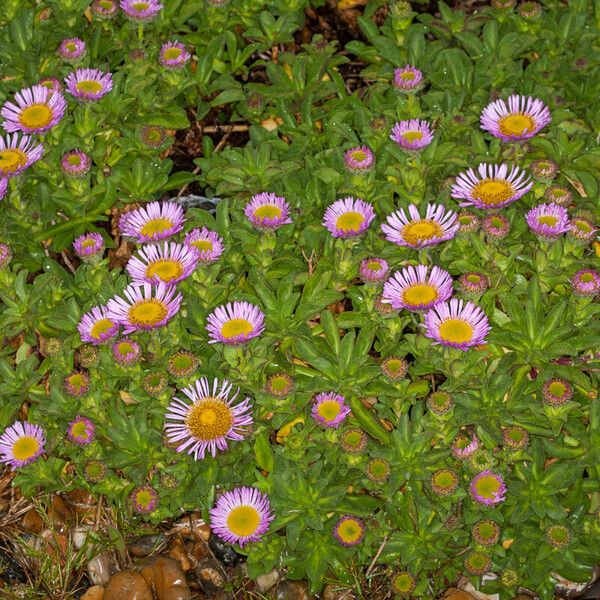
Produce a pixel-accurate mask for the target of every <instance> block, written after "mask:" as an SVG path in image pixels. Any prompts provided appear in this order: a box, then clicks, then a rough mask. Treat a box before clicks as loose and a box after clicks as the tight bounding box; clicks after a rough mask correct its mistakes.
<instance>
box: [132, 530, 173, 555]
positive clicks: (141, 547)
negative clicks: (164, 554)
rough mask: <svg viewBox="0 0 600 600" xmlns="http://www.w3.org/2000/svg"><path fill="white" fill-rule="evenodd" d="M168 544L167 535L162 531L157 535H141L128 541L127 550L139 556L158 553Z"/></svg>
mask: <svg viewBox="0 0 600 600" xmlns="http://www.w3.org/2000/svg"><path fill="white" fill-rule="evenodd" d="M166 544H167V537H166V536H164V535H162V533H159V534H155V535H140V536H138V537H135V538H132V539H131V540H128V541H127V550H128V552H129V553H130V554H132V555H133V556H136V557H137V558H143V557H145V556H150V554H154V553H156V554H158V553H159V552H160V551H161V550H162V549H163V548H164V546H165V545H166Z"/></svg>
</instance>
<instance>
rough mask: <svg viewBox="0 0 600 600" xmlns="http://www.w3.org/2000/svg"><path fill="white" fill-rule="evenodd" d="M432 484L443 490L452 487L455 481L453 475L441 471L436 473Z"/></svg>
mask: <svg viewBox="0 0 600 600" xmlns="http://www.w3.org/2000/svg"><path fill="white" fill-rule="evenodd" d="M433 483H434V484H435V485H436V486H437V487H439V488H442V489H444V490H447V489H450V488H452V487H454V485H455V483H456V479H455V476H454V474H453V473H451V472H450V471H441V472H440V473H436V474H435V476H434V478H433Z"/></svg>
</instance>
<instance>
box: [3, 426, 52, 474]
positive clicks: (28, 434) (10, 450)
mask: <svg viewBox="0 0 600 600" xmlns="http://www.w3.org/2000/svg"><path fill="white" fill-rule="evenodd" d="M45 443H46V437H45V436H44V430H43V429H42V428H41V427H40V426H39V425H34V424H33V423H28V422H27V421H15V422H14V423H13V424H12V425H10V426H9V427H7V428H6V429H5V430H4V433H2V435H0V463H4V464H5V465H8V466H10V468H11V469H12V470H13V471H14V470H15V469H18V468H19V467H24V466H25V465H28V464H30V463H32V462H33V461H34V460H35V459H36V458H37V457H38V456H40V455H41V454H42V453H43V452H44V445H45Z"/></svg>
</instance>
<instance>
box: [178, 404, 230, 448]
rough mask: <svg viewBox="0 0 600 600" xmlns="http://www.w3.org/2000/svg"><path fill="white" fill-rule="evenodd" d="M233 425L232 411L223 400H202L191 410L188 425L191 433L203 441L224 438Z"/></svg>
mask: <svg viewBox="0 0 600 600" xmlns="http://www.w3.org/2000/svg"><path fill="white" fill-rule="evenodd" d="M232 424H233V415H232V414H231V410H230V409H229V407H228V406H227V404H225V402H223V401H222V400H218V399H216V398H209V399H206V400H201V401H200V402H198V403H197V404H194V405H193V406H192V407H191V408H190V412H189V414H188V416H187V420H186V425H187V427H188V429H189V431H190V433H191V434H192V435H193V436H194V437H195V438H197V439H199V440H202V441H211V440H216V439H217V438H220V437H222V436H224V435H225V434H226V433H227V432H228V431H229V429H230V428H231V425H232Z"/></svg>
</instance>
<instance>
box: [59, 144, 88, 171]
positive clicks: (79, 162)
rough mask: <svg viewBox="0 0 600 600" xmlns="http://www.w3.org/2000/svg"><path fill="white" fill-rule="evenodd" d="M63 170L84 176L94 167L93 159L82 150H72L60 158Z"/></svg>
mask: <svg viewBox="0 0 600 600" xmlns="http://www.w3.org/2000/svg"><path fill="white" fill-rule="evenodd" d="M60 166H61V168H62V170H63V171H64V172H65V173H66V174H67V175H71V176H72V177H82V176H83V175H85V174H86V173H87V172H88V171H89V170H90V168H91V167H92V159H91V158H90V157H89V156H88V155H87V154H86V153H85V152H82V151H81V150H77V149H75V150H71V151H70V152H67V153H66V154H63V157H62V158H61V159H60Z"/></svg>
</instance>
